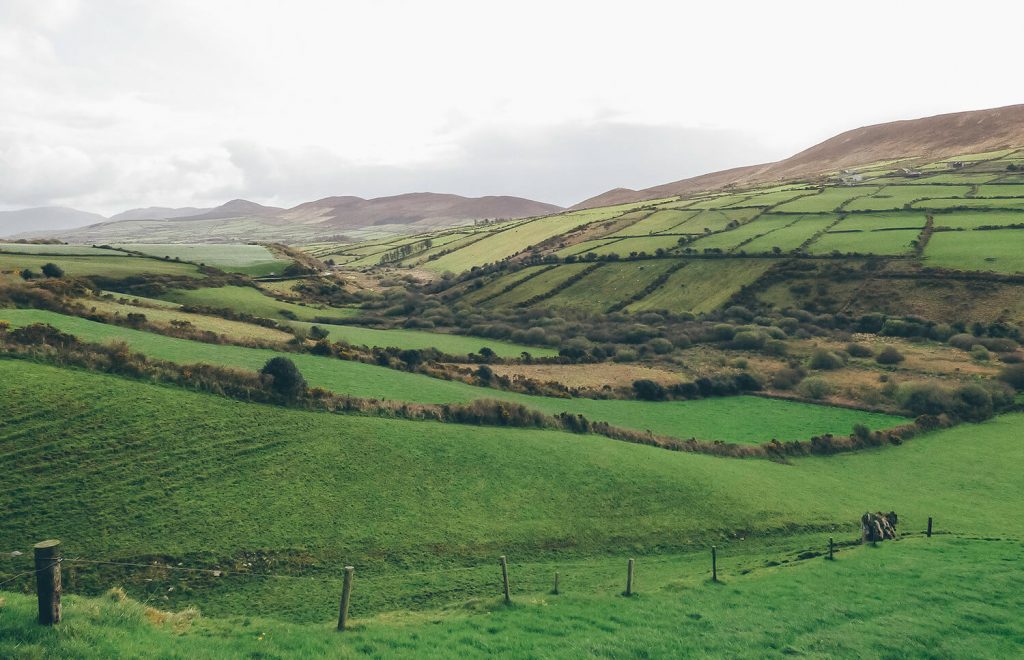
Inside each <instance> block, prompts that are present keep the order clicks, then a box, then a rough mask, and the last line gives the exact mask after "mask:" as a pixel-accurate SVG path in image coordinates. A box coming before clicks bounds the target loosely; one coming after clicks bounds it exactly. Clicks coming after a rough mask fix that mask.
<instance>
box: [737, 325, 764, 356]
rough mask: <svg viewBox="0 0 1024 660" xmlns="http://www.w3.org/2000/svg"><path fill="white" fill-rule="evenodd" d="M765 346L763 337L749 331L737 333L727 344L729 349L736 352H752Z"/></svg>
mask: <svg viewBox="0 0 1024 660" xmlns="http://www.w3.org/2000/svg"><path fill="white" fill-rule="evenodd" d="M764 344H765V336H764V335H763V334H761V333H760V332H754V331H750V330H744V331H743V332H737V333H736V334H735V335H734V336H733V338H732V342H731V343H730V344H729V346H730V348H735V349H737V350H746V351H753V350H757V349H759V348H762V347H763V346H764Z"/></svg>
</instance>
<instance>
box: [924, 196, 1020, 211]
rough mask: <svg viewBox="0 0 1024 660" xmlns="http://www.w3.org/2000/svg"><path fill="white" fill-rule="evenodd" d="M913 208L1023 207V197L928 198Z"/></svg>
mask: <svg viewBox="0 0 1024 660" xmlns="http://www.w3.org/2000/svg"><path fill="white" fill-rule="evenodd" d="M912 206H913V208H915V209H937V210H943V209H960V208H964V209H1024V198H1022V197H1017V198H1008V199H991V198H983V197H964V198H959V199H929V200H925V201H923V202H916V203H914V204H912Z"/></svg>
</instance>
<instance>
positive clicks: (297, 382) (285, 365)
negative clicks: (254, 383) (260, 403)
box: [260, 357, 306, 399]
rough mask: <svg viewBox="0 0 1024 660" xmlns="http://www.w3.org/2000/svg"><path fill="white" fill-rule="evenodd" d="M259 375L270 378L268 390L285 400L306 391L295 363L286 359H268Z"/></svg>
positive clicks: (304, 382)
mask: <svg viewBox="0 0 1024 660" xmlns="http://www.w3.org/2000/svg"><path fill="white" fill-rule="evenodd" d="M260 374H262V375H264V376H270V377H271V379H272V380H271V382H270V389H271V390H272V391H273V392H274V393H275V394H279V395H281V396H283V397H285V398H287V399H294V398H296V397H298V396H299V395H300V394H302V393H303V392H305V391H306V379H305V378H303V377H302V373H301V372H299V368H298V367H296V366H295V363H294V362H292V361H291V360H290V359H288V358H286V357H275V358H270V359H269V360H267V363H266V364H265V365H263V368H262V369H260Z"/></svg>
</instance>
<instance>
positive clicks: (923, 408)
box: [896, 383, 956, 416]
mask: <svg viewBox="0 0 1024 660" xmlns="http://www.w3.org/2000/svg"><path fill="white" fill-rule="evenodd" d="M896 400H897V401H898V402H899V404H900V406H901V407H902V408H903V409H904V410H906V411H907V412H909V413H910V414H912V415H914V416H917V415H941V414H942V413H944V412H947V411H950V410H953V409H954V408H955V407H956V402H955V401H954V399H953V396H952V394H951V393H950V392H949V391H948V390H945V389H943V388H941V387H939V386H938V385H935V384H934V383H907V384H905V385H902V386H901V387H900V388H899V390H898V391H897V394H896Z"/></svg>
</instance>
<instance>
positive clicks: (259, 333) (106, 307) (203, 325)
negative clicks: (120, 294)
mask: <svg viewBox="0 0 1024 660" xmlns="http://www.w3.org/2000/svg"><path fill="white" fill-rule="evenodd" d="M79 302H81V303H82V304H83V305H85V307H86V309H92V310H95V311H98V312H104V313H107V314H120V315H121V316H122V317H127V316H128V314H144V315H145V316H146V319H147V320H149V321H152V322H155V323H162V324H164V325H168V324H170V323H171V321H188V322H189V323H191V324H192V326H193V327H194V328H196V329H198V330H206V331H209V332H215V333H217V334H219V335H226V336H228V337H231V338H233V339H243V340H245V339H259V340H263V341H276V342H282V343H283V342H286V341H288V340H290V339H292V338H293V335H291V334H289V333H287V332H284V331H282V330H275V329H273V328H264V327H263V326H260V325H255V324H252V323H242V322H240V321H230V320H228V319H222V318H220V317H218V316H206V315H203V314H190V313H188V312H183V311H181V310H179V309H174V308H173V307H170V308H168V307H161V308H159V309H155V308H153V307H141V306H138V305H132V304H123V303H121V302H119V301H117V300H97V299H83V300H80V301H79ZM3 311H4V310H0V316H3Z"/></svg>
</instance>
